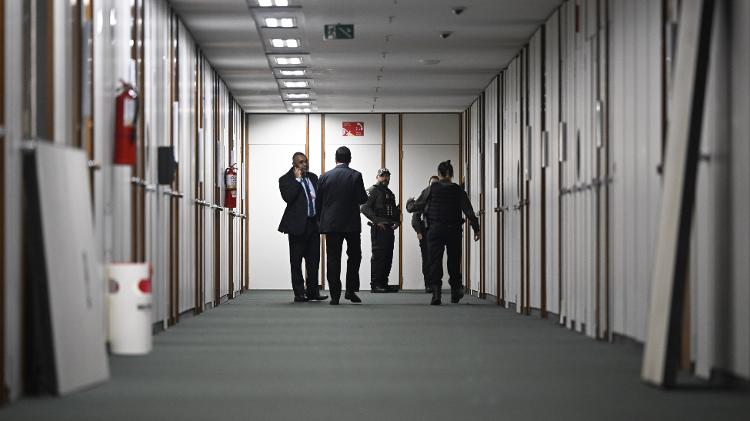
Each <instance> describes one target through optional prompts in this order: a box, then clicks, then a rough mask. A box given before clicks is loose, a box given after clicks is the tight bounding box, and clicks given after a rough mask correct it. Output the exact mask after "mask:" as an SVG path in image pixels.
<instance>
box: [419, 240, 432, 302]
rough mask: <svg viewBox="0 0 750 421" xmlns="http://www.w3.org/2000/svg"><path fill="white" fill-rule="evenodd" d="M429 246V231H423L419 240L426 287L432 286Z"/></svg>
mask: <svg viewBox="0 0 750 421" xmlns="http://www.w3.org/2000/svg"><path fill="white" fill-rule="evenodd" d="M428 250H429V248H427V231H426V230H425V231H423V234H422V239H421V240H419V251H420V252H422V276H423V277H424V287H425V288H430V253H429V251H428Z"/></svg>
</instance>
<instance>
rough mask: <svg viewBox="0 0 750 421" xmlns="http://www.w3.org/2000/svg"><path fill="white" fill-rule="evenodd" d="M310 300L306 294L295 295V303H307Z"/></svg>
mask: <svg viewBox="0 0 750 421" xmlns="http://www.w3.org/2000/svg"><path fill="white" fill-rule="evenodd" d="M308 301H310V300H308V299H307V297H305V296H304V295H295V296H294V302H295V303H306V302H308Z"/></svg>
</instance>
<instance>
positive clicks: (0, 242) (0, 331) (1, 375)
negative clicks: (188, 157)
mask: <svg viewBox="0 0 750 421" xmlns="http://www.w3.org/2000/svg"><path fill="white" fill-rule="evenodd" d="M0 22H1V23H0V128H2V129H3V133H2V134H1V135H0V405H3V404H5V403H7V402H8V394H7V388H6V387H5V242H6V241H7V238H6V237H5V144H6V137H5V133H4V130H5V1H0Z"/></svg>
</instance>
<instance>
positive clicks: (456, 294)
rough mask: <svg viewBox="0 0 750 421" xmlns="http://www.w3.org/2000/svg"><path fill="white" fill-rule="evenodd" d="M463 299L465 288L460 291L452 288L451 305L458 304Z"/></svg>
mask: <svg viewBox="0 0 750 421" xmlns="http://www.w3.org/2000/svg"><path fill="white" fill-rule="evenodd" d="M461 298H464V287H460V288H458V289H452V288H451V303H453V304H458V302H459V301H461Z"/></svg>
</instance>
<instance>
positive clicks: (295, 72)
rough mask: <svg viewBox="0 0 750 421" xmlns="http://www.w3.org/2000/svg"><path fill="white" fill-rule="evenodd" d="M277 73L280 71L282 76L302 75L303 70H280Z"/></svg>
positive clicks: (303, 73)
mask: <svg viewBox="0 0 750 421" xmlns="http://www.w3.org/2000/svg"><path fill="white" fill-rule="evenodd" d="M279 73H281V75H282V76H304V75H305V71H304V70H302V69H297V70H280V71H279Z"/></svg>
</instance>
